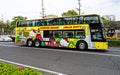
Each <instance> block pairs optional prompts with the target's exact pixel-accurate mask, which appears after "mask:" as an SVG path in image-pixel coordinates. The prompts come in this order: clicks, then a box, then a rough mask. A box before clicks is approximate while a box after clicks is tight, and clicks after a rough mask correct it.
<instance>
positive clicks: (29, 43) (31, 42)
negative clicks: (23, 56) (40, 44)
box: [27, 39, 33, 47]
mask: <svg viewBox="0 0 120 75" xmlns="http://www.w3.org/2000/svg"><path fill="white" fill-rule="evenodd" d="M27 46H28V47H32V46H33V41H32V39H28V40H27Z"/></svg>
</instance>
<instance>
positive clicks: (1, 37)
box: [0, 35, 12, 41]
mask: <svg viewBox="0 0 120 75" xmlns="http://www.w3.org/2000/svg"><path fill="white" fill-rule="evenodd" d="M0 41H12V39H11V38H10V37H9V36H8V35H1V36H0Z"/></svg>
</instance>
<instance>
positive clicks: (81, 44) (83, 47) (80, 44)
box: [76, 40, 88, 50]
mask: <svg viewBox="0 0 120 75" xmlns="http://www.w3.org/2000/svg"><path fill="white" fill-rule="evenodd" d="M76 46H77V47H76V48H77V49H80V50H87V49H88V45H87V43H86V42H85V41H83V40H81V41H79V42H78V43H77V45H76Z"/></svg>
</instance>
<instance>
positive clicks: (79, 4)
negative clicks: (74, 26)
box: [78, 0, 81, 15]
mask: <svg viewBox="0 0 120 75" xmlns="http://www.w3.org/2000/svg"><path fill="white" fill-rule="evenodd" d="M80 1H81V0H78V6H79V7H78V11H79V15H80V14H81V9H80V8H81V2H80Z"/></svg>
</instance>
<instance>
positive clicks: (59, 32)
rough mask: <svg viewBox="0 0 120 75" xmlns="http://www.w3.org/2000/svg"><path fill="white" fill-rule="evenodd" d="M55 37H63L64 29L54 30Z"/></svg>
mask: <svg viewBox="0 0 120 75" xmlns="http://www.w3.org/2000/svg"><path fill="white" fill-rule="evenodd" d="M53 37H54V38H62V31H53Z"/></svg>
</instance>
